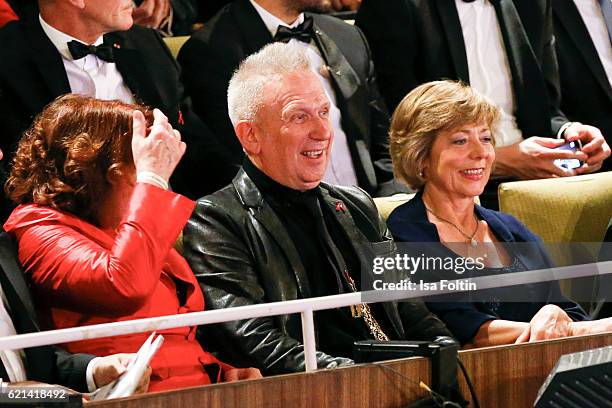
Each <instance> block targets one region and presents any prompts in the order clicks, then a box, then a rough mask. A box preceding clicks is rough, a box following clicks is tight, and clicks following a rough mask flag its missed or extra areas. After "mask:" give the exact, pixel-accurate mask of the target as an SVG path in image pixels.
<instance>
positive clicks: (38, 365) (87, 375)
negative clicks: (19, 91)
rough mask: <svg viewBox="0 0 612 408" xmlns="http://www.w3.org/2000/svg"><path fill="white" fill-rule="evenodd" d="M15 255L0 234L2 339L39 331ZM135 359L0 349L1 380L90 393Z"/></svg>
mask: <svg viewBox="0 0 612 408" xmlns="http://www.w3.org/2000/svg"><path fill="white" fill-rule="evenodd" d="M0 158H1V152H0ZM16 254H17V248H16V247H15V245H14V243H13V242H12V240H11V238H10V236H9V235H8V234H6V233H5V232H2V233H0V337H2V336H9V335H14V334H17V333H19V334H24V333H32V332H37V331H39V330H40V326H39V324H38V320H37V318H36V313H35V308H34V304H33V302H32V298H31V296H30V291H29V288H28V285H27V283H26V281H25V274H24V272H23V270H22V268H21V266H20V265H19V261H18V260H17V255H16ZM132 357H133V354H115V355H111V356H107V357H97V358H96V357H95V356H92V355H89V354H70V353H68V352H66V351H64V350H63V349H61V348H59V347H51V346H42V347H30V348H26V349H24V350H0V378H1V379H2V380H3V381H5V382H7V381H8V382H20V381H25V380H30V381H38V382H43V383H50V384H61V385H64V386H66V387H69V388H72V389H74V390H76V391H80V392H91V391H94V390H95V389H96V388H97V387H101V386H103V385H106V384H108V383H109V382H111V381H113V380H115V379H116V378H118V377H119V376H120V375H121V374H123V373H124V372H125V370H126V367H127V364H128V363H129V361H130V359H131V358H132ZM149 376H150V372H149V373H148V374H146V375H145V376H144V377H143V379H142V380H141V382H140V384H139V387H138V392H145V391H146V390H147V388H148V383H149Z"/></svg>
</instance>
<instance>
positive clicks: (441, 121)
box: [389, 80, 500, 190]
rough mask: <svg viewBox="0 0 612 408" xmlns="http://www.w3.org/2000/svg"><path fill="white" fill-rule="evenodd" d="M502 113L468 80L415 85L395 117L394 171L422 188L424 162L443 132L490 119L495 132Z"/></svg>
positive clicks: (392, 128)
mask: <svg viewBox="0 0 612 408" xmlns="http://www.w3.org/2000/svg"><path fill="white" fill-rule="evenodd" d="M499 117H500V112H499V109H498V108H497V107H496V106H495V105H494V104H493V103H492V102H491V101H489V99H487V98H486V97H485V96H484V95H482V94H480V93H479V92H478V91H476V90H475V89H473V88H471V87H470V86H468V85H466V84H464V83H461V82H457V81H449V80H446V81H433V82H428V83H425V84H422V85H420V86H418V87H416V88H414V89H413V90H412V91H411V92H410V93H409V94H408V95H406V96H405V97H404V99H403V100H402V101H401V102H400V104H399V105H398V106H397V108H396V109H395V112H394V113H393V116H392V118H391V126H390V128H389V153H390V155H391V160H392V161H393V173H394V174H395V176H396V177H398V178H399V179H401V180H403V181H404V182H405V183H406V184H408V185H409V186H410V187H412V188H415V189H417V190H420V189H422V188H423V186H424V185H425V178H424V177H423V174H422V170H423V165H424V163H425V161H426V160H427V159H428V158H429V153H430V152H431V147H432V145H433V143H434V140H435V139H436V136H437V135H438V133H439V132H441V131H445V130H452V129H457V128H459V127H461V126H464V125H471V124H479V123H486V124H487V125H488V126H489V127H490V128H491V131H492V135H493V136H494V135H495V132H496V129H495V127H496V125H497V122H498V120H499ZM493 143H495V139H493Z"/></svg>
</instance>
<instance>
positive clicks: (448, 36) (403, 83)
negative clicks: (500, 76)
mask: <svg viewBox="0 0 612 408" xmlns="http://www.w3.org/2000/svg"><path fill="white" fill-rule="evenodd" d="M492 1H493V0H492ZM494 1H495V2H498V3H499V7H500V8H502V9H503V12H502V13H501V14H502V16H500V13H498V21H499V22H500V28H501V31H502V37H503V40H504V44H505V47H506V53H507V55H508V60H509V65H510V71H511V75H512V86H513V90H514V96H515V98H516V112H515V116H516V119H517V124H518V127H519V128H520V129H521V130H522V132H523V135H524V136H525V137H529V136H555V135H556V133H557V132H558V130H559V128H560V127H561V126H562V125H563V123H565V122H567V119H566V118H565V117H564V115H563V114H562V113H561V111H560V110H559V103H560V100H559V98H560V95H559V76H558V69H557V61H556V56H555V50H554V39H553V38H554V37H553V26H552V9H551V4H550V3H551V1H550V0H494ZM356 24H357V25H358V26H359V27H360V28H361V29H362V30H363V32H364V33H365V35H366V37H367V39H368V41H369V43H370V45H371V46H372V50H373V57H374V62H375V64H376V68H377V70H378V77H379V82H380V88H381V92H382V94H383V96H384V97H385V100H386V101H387V106H389V109H395V107H396V106H397V104H398V103H399V102H400V101H401V100H402V98H403V97H404V96H405V95H406V94H407V93H408V92H410V91H411V90H412V89H414V88H415V87H417V86H418V85H420V84H422V83H424V82H429V81H433V80H439V79H459V80H462V81H464V82H466V83H469V73H468V64H467V56H466V52H465V43H464V41H463V34H462V32H461V23H460V21H459V15H458V13H457V8H456V6H455V0H385V1H379V0H364V1H363V3H362V5H361V7H360V9H359V12H358V14H357V19H356Z"/></svg>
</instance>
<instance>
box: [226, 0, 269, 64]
mask: <svg viewBox="0 0 612 408" xmlns="http://www.w3.org/2000/svg"><path fill="white" fill-rule="evenodd" d="M232 14H233V15H234V18H235V19H236V22H237V23H238V27H239V28H240V30H241V31H242V34H243V38H244V42H245V44H246V48H247V49H246V50H245V51H246V52H245V56H244V57H245V58H246V57H247V56H248V55H251V54H253V53H254V52H256V51H259V50H260V49H262V48H263V47H264V46H265V45H266V44H269V43H271V42H272V35H270V32H269V31H268V29H267V28H266V25H265V24H264V22H263V20H262V19H261V17H259V13H257V10H255V7H253V5H252V4H251V2H249V0H236V1H235V2H234V4H233V5H232Z"/></svg>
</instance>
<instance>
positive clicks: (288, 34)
mask: <svg viewBox="0 0 612 408" xmlns="http://www.w3.org/2000/svg"><path fill="white" fill-rule="evenodd" d="M312 25H313V22H312V17H306V18H305V19H304V22H303V23H302V24H300V25H299V26H297V27H295V28H289V27H286V26H278V30H277V31H276V35H275V36H274V41H280V42H284V43H286V42H289V40H291V39H292V38H295V39H296V40H299V41H302V42H305V43H309V42H310V40H311V39H312V36H313V29H312Z"/></svg>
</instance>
